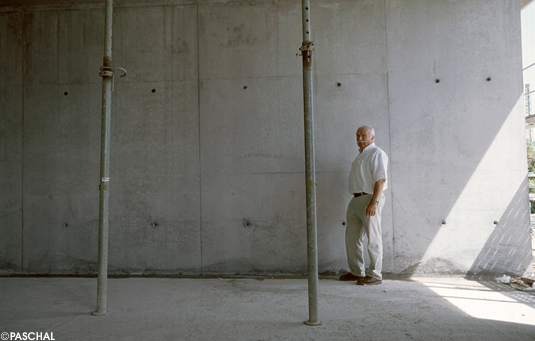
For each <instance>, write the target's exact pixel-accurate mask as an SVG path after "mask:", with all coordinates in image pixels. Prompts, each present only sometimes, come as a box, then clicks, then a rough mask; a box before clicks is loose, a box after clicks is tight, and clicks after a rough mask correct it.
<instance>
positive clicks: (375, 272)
mask: <svg viewBox="0 0 535 341" xmlns="http://www.w3.org/2000/svg"><path fill="white" fill-rule="evenodd" d="M384 203H385V198H384V196H381V198H380V199H379V204H378V205H377V212H376V214H375V216H373V217H370V218H364V219H363V223H364V226H365V229H366V234H367V235H368V255H369V257H370V266H369V267H368V269H366V275H367V276H370V277H375V278H379V279H382V278H383V274H382V271H383V235H382V229H381V213H382V211H383V206H384Z"/></svg>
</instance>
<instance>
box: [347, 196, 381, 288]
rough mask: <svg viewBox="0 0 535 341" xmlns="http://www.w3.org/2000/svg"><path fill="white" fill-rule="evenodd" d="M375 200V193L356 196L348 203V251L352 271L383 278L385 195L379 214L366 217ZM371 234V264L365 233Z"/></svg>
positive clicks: (356, 274)
mask: <svg viewBox="0 0 535 341" xmlns="http://www.w3.org/2000/svg"><path fill="white" fill-rule="evenodd" d="M371 200H372V195H371V194H366V195H361V196H360V197H357V198H353V199H351V201H350V202H349V205H348V206H347V215H346V219H347V226H346V252H347V262H348V264H349V269H350V272H351V273H352V274H353V275H355V276H370V277H375V278H378V279H382V278H383V274H382V270H383V236H382V231H381V212H382V211H383V206H384V204H385V196H384V194H382V195H381V197H380V198H379V204H377V212H376V214H375V216H373V217H369V218H366V207H367V206H368V204H369V203H370V201H371ZM366 236H367V237H368V245H367V247H366V248H367V249H368V255H369V257H370V264H369V266H368V268H365V266H364V237H366Z"/></svg>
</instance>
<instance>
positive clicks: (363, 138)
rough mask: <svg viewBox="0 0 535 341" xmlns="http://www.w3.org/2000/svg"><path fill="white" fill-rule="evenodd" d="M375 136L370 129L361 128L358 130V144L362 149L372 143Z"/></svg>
mask: <svg viewBox="0 0 535 341" xmlns="http://www.w3.org/2000/svg"><path fill="white" fill-rule="evenodd" d="M374 138H375V136H372V135H371V133H370V131H369V130H368V129H365V128H359V129H358V130H357V144H358V146H359V149H360V150H361V151H362V150H363V149H364V148H366V147H368V146H369V145H370V144H372V143H373V139H374Z"/></svg>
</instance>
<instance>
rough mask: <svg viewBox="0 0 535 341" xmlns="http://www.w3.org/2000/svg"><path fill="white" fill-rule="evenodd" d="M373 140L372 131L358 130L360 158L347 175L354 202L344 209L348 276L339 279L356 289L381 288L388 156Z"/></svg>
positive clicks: (362, 128)
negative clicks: (367, 261) (367, 259)
mask: <svg viewBox="0 0 535 341" xmlns="http://www.w3.org/2000/svg"><path fill="white" fill-rule="evenodd" d="M374 140H375V131H374V129H373V128H371V127H368V126H362V127H360V128H358V130H357V144H358V147H359V155H358V156H357V157H356V159H355V161H353V164H352V165H351V173H350V174H349V192H350V193H351V194H352V195H353V198H352V199H351V201H350V202H349V205H348V207H347V216H346V218H347V227H346V252H347V262H348V264H349V269H350V272H349V273H348V274H345V275H342V276H340V280H342V281H357V284H359V285H372V284H381V283H382V279H383V275H382V272H381V271H382V267H383V240H382V232H381V211H382V210H383V206H384V204H385V196H384V194H383V191H384V190H385V189H386V188H387V177H386V173H387V167H388V156H387V155H386V153H385V152H384V151H383V150H381V149H380V148H379V147H377V146H376V145H375V143H374ZM364 236H367V237H368V245H367V249H368V255H369V256H370V264H369V266H368V268H365V267H364V245H363V240H364Z"/></svg>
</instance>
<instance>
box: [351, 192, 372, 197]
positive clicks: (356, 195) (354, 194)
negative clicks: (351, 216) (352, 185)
mask: <svg viewBox="0 0 535 341" xmlns="http://www.w3.org/2000/svg"><path fill="white" fill-rule="evenodd" d="M366 194H368V193H364V192H360V193H353V196H354V197H355V198H358V197H360V196H361V195H366Z"/></svg>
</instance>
